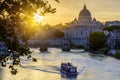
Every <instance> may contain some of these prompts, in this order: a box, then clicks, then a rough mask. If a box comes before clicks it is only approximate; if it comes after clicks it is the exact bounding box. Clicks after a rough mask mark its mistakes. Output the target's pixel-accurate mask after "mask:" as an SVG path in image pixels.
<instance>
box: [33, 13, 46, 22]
mask: <svg viewBox="0 0 120 80" xmlns="http://www.w3.org/2000/svg"><path fill="white" fill-rule="evenodd" d="M43 19H44V16H41V15H39V14H38V13H36V14H34V22H41V21H42V20H43Z"/></svg>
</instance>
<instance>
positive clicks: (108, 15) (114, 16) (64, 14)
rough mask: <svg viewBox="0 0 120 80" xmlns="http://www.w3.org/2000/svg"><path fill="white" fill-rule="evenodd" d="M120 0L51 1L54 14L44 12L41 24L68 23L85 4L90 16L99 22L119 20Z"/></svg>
mask: <svg viewBox="0 0 120 80" xmlns="http://www.w3.org/2000/svg"><path fill="white" fill-rule="evenodd" d="M119 3H120V0H60V3H56V2H54V1H51V4H53V5H52V6H53V7H55V8H56V9H57V12H56V13H55V14H46V15H45V18H44V19H43V21H42V22H41V23H42V24H51V25H55V24H58V23H68V22H70V21H72V20H74V18H75V17H76V18H78V16H79V12H80V11H81V10H82V9H83V6H84V4H86V6H87V9H88V10H89V11H90V12H91V15H92V17H93V18H94V17H95V18H96V19H97V20H99V21H101V22H105V21H113V20H120V14H119V13H120V7H119Z"/></svg>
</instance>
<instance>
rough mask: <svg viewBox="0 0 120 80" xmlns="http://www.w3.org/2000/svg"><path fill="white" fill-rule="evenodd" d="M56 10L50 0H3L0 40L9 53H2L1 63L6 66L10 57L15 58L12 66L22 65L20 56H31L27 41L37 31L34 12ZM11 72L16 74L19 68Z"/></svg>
mask: <svg viewBox="0 0 120 80" xmlns="http://www.w3.org/2000/svg"><path fill="white" fill-rule="evenodd" d="M55 1H56V2H59V1H58V0H55ZM55 12H56V8H52V7H51V5H50V4H49V1H48V0H1V1H0V41H3V42H5V43H6V46H7V48H8V55H5V56H1V55H0V62H1V64H3V66H5V65H6V61H7V60H8V59H13V64H12V66H14V65H20V56H27V57H29V56H30V54H31V52H30V49H29V47H28V45H27V41H28V40H29V38H30V37H31V36H32V35H34V34H35V31H36V29H34V25H33V24H32V23H33V22H34V21H33V16H34V14H35V13H38V14H40V15H45V14H46V13H55ZM10 54H12V55H13V56H12V58H10ZM6 58H8V59H6ZM11 73H13V74H16V73H17V70H16V69H14V67H13V68H12V71H11Z"/></svg>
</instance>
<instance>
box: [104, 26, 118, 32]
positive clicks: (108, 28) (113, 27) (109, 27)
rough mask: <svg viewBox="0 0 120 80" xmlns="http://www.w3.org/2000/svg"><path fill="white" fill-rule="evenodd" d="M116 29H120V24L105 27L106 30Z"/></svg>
mask: <svg viewBox="0 0 120 80" xmlns="http://www.w3.org/2000/svg"><path fill="white" fill-rule="evenodd" d="M114 29H120V26H116V25H113V26H108V27H105V28H104V30H107V31H113V30H114Z"/></svg>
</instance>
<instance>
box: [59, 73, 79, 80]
mask: <svg viewBox="0 0 120 80" xmlns="http://www.w3.org/2000/svg"><path fill="white" fill-rule="evenodd" d="M61 80H77V77H66V76H64V75H62V74H61Z"/></svg>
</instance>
